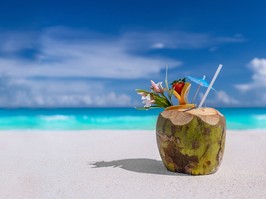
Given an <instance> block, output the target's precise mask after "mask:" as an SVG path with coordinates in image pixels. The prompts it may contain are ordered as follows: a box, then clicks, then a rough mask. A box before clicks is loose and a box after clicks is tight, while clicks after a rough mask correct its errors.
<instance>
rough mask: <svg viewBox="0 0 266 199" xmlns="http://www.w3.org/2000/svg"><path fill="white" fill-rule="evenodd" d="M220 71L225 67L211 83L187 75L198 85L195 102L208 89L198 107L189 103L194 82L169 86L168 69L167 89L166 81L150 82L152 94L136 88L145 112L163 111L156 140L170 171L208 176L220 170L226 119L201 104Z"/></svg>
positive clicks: (176, 81) (159, 117)
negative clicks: (150, 110)
mask: <svg viewBox="0 0 266 199" xmlns="http://www.w3.org/2000/svg"><path fill="white" fill-rule="evenodd" d="M221 68H222V65H219V67H218V69H217V71H216V73H215V75H214V76H213V78H212V81H211V83H210V84H209V83H207V82H206V80H205V76H203V78H202V79H197V78H193V77H191V76H187V78H188V79H190V80H191V81H193V82H195V83H197V84H198V85H199V86H198V89H197V91H196V94H195V95H194V97H193V102H194V99H195V98H196V95H197V93H198V90H199V89H200V87H201V86H205V87H208V88H207V91H206V92H205V94H204V96H203V97H202V99H201V102H200V104H199V105H198V106H197V105H196V104H194V103H189V100H188V93H189V90H190V87H191V83H190V82H188V81H186V78H181V79H178V80H175V81H173V82H172V83H171V86H169V85H168V80H167V69H166V78H165V88H164V87H163V82H158V83H157V84H156V83H155V82H154V81H152V80H151V90H150V91H147V90H142V89H136V91H137V93H138V94H140V95H141V99H142V100H143V104H144V108H141V109H142V110H148V109H151V108H164V110H163V111H162V112H161V113H160V114H159V116H158V119H157V124H156V139H157V146H158V149H159V153H160V156H161V158H162V161H163V163H164V165H165V167H166V168H167V169H168V170H169V171H172V172H179V173H186V174H191V175H205V174H212V173H215V172H216V171H217V170H218V168H219V166H220V164H221V161H222V158H223V153H224V146H225V136H226V120H225V117H224V116H223V115H222V114H221V113H220V112H219V111H218V110H216V109H214V108H208V107H205V108H202V105H203V103H204V101H205V99H206V97H207V95H208V93H209V92H210V90H211V89H213V87H212V86H213V84H214V82H215V79H216V78H217V76H218V74H219V72H220V70H221ZM213 90H214V89H213ZM172 97H173V98H174V99H176V101H177V102H178V104H177V105H175V104H174V103H173V100H172Z"/></svg>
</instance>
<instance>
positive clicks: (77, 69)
mask: <svg viewBox="0 0 266 199" xmlns="http://www.w3.org/2000/svg"><path fill="white" fill-rule="evenodd" d="M60 33H61V34H62V38H58V35H60ZM83 34H84V35H85V33H83ZM80 35H82V33H80V32H78V31H77V32H75V31H74V32H73V31H68V30H65V29H60V28H58V29H55V30H53V29H51V30H47V31H44V32H42V33H41V34H40V35H39V38H38V45H37V44H36V47H38V49H37V53H36V55H35V59H28V60H27V59H22V58H18V57H14V56H11V57H10V56H8V57H1V58H0V72H1V73H4V74H6V75H8V76H13V77H32V76H47V77H101V78H119V79H134V78H142V77H149V76H151V75H155V74H158V73H159V72H160V70H162V69H164V68H165V65H166V64H168V65H169V66H170V67H176V66H179V65H180V64H181V62H180V61H178V60H174V59H169V58H164V57H148V56H141V55H139V54H136V53H134V52H133V51H134V50H138V49H137V48H136V47H134V46H128V45H127V44H128V42H129V41H127V40H126V39H125V38H124V37H123V36H122V37H117V38H113V37H110V38H108V37H104V39H102V36H97V35H96V36H95V35H92V36H91V37H89V36H82V38H76V37H77V36H80ZM88 35H90V34H89V33H88ZM16 37H17V36H16V35H14V36H13V37H12V38H13V40H15V41H16V40H17V39H16ZM64 37H65V38H64ZM69 37H70V38H69ZM25 38H27V37H25ZM27 39H28V38H27ZM13 40H12V42H10V41H9V40H8V39H7V41H4V44H6V45H8V46H9V47H8V48H7V47H5V48H2V52H5V53H10V52H17V51H20V50H21V48H22V47H21V45H22V44H23V43H22V44H21V45H19V46H18V45H17V43H16V42H14V41H13ZM26 43H27V42H26ZM29 43H34V42H32V41H29ZM139 43H140V42H139ZM141 45H142V44H141ZM143 45H144V46H145V44H143ZM24 47H25V48H28V47H27V45H26V44H25V46H24Z"/></svg>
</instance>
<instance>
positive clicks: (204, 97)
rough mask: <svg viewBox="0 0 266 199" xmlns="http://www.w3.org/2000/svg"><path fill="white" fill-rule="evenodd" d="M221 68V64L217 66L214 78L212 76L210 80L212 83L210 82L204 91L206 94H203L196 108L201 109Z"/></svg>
mask: <svg viewBox="0 0 266 199" xmlns="http://www.w3.org/2000/svg"><path fill="white" fill-rule="evenodd" d="M222 67H223V65H222V64H220V65H219V66H218V68H217V70H216V72H215V74H214V76H213V78H212V81H211V83H210V85H209V87H208V88H207V90H206V92H205V94H204V96H203V98H202V99H201V102H200V104H199V107H198V108H201V107H202V104H203V103H204V101H205V99H206V97H207V95H208V94H209V92H210V90H211V88H212V85H213V84H214V82H215V80H216V78H217V76H218V74H219V72H220V70H221V69H222Z"/></svg>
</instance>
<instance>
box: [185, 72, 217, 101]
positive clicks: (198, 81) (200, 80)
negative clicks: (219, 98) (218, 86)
mask: <svg viewBox="0 0 266 199" xmlns="http://www.w3.org/2000/svg"><path fill="white" fill-rule="evenodd" d="M187 78H188V79H190V80H191V81H192V82H194V83H196V84H198V85H199V86H198V89H197V91H196V93H195V95H194V97H193V100H192V103H193V102H194V100H195V98H196V96H197V94H198V92H199V89H200V87H201V86H204V87H208V86H209V85H210V84H209V83H208V82H207V81H206V80H205V78H206V76H205V75H204V76H203V77H202V78H196V77H191V76H188V75H187ZM211 89H212V90H215V89H214V88H211Z"/></svg>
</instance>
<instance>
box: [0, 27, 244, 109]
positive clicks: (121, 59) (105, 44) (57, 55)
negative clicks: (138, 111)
mask: <svg viewBox="0 0 266 199" xmlns="http://www.w3.org/2000/svg"><path fill="white" fill-rule="evenodd" d="M243 41H244V39H243V37H242V36H238V37H215V36H213V35H210V34H205V33H189V32H178V31H177V32H167V33H166V32H160V31H154V32H127V33H123V34H121V35H118V36H110V35H109V36H107V35H103V34H98V33H92V32H89V31H86V30H79V31H75V30H71V29H67V28H62V27H57V28H49V29H46V30H43V31H41V32H35V33H29V32H24V33H23V32H21V33H16V32H15V33H14V32H6V33H3V32H0V42H1V46H0V74H2V75H5V76H6V77H2V78H0V92H1V95H0V106H4V107H21V106H26V107H53V106H59V107H63V106H130V105H131V104H132V100H131V98H130V96H129V95H128V93H129V91H124V93H121V92H119V88H118V85H117V84H114V85H115V86H117V88H111V87H108V90H106V89H105V86H108V85H105V84H104V83H103V82H99V81H98V82H93V81H87V80H86V81H81V80H80V78H81V77H84V78H94V79H98V78H103V79H108V78H112V79H117V80H116V83H117V82H118V81H119V80H121V79H133V80H134V79H137V78H148V77H149V78H150V77H154V76H156V75H157V74H159V72H160V71H161V70H164V69H165V65H166V64H168V65H169V67H178V66H180V65H181V61H179V60H177V59H171V58H166V57H163V56H147V54H148V52H149V51H150V50H157V49H163V48H167V49H199V48H207V49H208V48H210V47H212V46H218V45H220V44H224V43H236V42H243ZM143 54H145V55H143ZM7 77H8V78H7ZM40 77H43V78H46V79H48V80H41V79H40ZM68 77H70V78H76V79H78V80H75V81H71V82H69V80H64V79H66V78H68ZM34 78H35V79H34ZM51 79H53V80H51ZM119 86H120V85H119ZM124 90H125V89H124Z"/></svg>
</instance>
